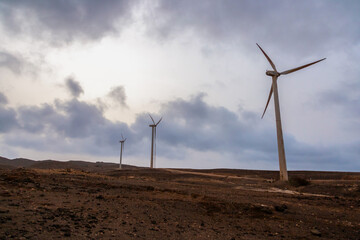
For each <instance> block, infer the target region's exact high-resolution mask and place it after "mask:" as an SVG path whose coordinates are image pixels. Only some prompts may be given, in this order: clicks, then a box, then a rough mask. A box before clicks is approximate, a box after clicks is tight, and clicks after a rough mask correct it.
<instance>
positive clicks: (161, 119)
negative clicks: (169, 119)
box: [155, 117, 162, 126]
mask: <svg viewBox="0 0 360 240" xmlns="http://www.w3.org/2000/svg"><path fill="white" fill-rule="evenodd" d="M161 120H162V117H161V118H160V120H159V121H158V122H157V124H155V125H156V126H157V125H158V124H159V123H160V122H161Z"/></svg>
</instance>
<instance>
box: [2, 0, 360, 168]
mask: <svg viewBox="0 0 360 240" xmlns="http://www.w3.org/2000/svg"><path fill="white" fill-rule="evenodd" d="M359 12H360V2H359V1H357V0H354V1H346V0H345V1H335V0H333V1H331V0H326V1H325V0H318V1H310V0H305V1H285V0H283V1H281V0H277V1H257V0H248V1H246V0H244V1H238V0H227V1H216V0H202V1H192V0H183V1H175V0H174V1H171V0H151V1H150V0H149V1H147V0H143V1H142V0H134V1H127V0H109V1H97V0H52V1H42V0H16V1H14V0H2V1H1V2H0V36H1V38H0V155H1V156H4V157H7V158H15V157H25V158H31V159H39V160H40V159H56V160H70V159H81V160H88V161H105V162H117V161H118V157H119V147H120V144H119V142H118V141H119V140H120V136H121V133H123V135H124V136H125V137H127V138H128V140H127V141H126V144H125V152H124V163H128V164H134V165H138V166H149V162H150V136H151V128H149V127H148V125H149V124H150V123H151V121H150V118H149V117H148V113H150V114H152V115H153V117H154V118H155V120H157V119H159V118H160V117H161V116H163V121H162V122H161V124H160V125H159V126H158V131H157V133H158V134H157V159H156V166H157V167H183V168H222V167H226V168H248V169H278V157H277V143H276V128H275V116H274V106H273V101H271V103H270V105H269V108H268V111H267V113H266V115H265V117H264V119H261V114H262V111H263V110H264V107H265V104H266V100H267V96H268V92H269V88H270V86H271V79H270V78H269V77H268V76H266V75H265V71H266V70H267V69H270V65H269V63H268V62H267V60H266V59H265V58H264V56H263V54H262V53H261V52H260V50H259V49H258V48H257V46H256V43H259V44H260V45H261V46H262V47H263V49H264V50H265V51H266V52H267V53H268V55H269V56H270V57H271V58H272V60H273V61H274V63H275V64H276V66H277V68H278V69H279V70H280V71H283V70H287V69H290V68H293V67H297V66H300V65H303V64H306V63H309V62H312V61H315V60H318V59H321V58H323V57H326V58H327V59H326V60H325V61H323V62H321V63H318V64H316V65H313V66H311V67H309V68H306V69H304V70H301V71H298V72H296V73H292V74H290V75H286V76H281V77H280V78H279V81H278V86H279V95H280V106H281V114H282V121H283V130H284V137H285V148H286V154H287V163H288V169H290V170H338V171H341V170H343V171H344V170H345V171H360V68H359V62H360V28H359V25H360V16H359V14H358V13H359Z"/></svg>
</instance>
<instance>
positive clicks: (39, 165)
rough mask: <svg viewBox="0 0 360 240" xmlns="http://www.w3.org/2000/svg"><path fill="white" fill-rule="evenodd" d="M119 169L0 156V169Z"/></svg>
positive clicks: (96, 164)
mask: <svg viewBox="0 0 360 240" xmlns="http://www.w3.org/2000/svg"><path fill="white" fill-rule="evenodd" d="M118 167H119V164H116V163H106V162H95V163H94V162H86V161H78V160H76V161H73V160H70V161H55V160H42V161H34V160H30V159H25V158H15V159H8V158H5V157H1V156H0V169H15V168H36V169H67V168H71V169H76V170H85V171H104V170H105V171H106V170H113V169H116V168H118ZM123 168H124V169H134V168H137V167H135V166H131V165H123Z"/></svg>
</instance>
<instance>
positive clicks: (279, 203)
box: [0, 169, 360, 240]
mask: <svg viewBox="0 0 360 240" xmlns="http://www.w3.org/2000/svg"><path fill="white" fill-rule="evenodd" d="M0 173H1V174H0V239H22V238H23V239H27V238H29V239H63V238H71V239H229V240H230V239H359V238H360V220H359V219H360V210H359V209H360V191H359V179H360V178H357V177H358V175H354V176H355V177H353V176H351V178H352V179H350V180H349V179H344V180H342V179H341V176H336V177H334V178H336V179H337V180H336V181H334V180H331V179H324V180H319V179H321V178H325V177H324V176H325V175H324V176H320V175H319V174H317V175H316V174H315V173H311V172H309V173H306V174H310V175H311V174H313V176H312V178H313V179H314V178H316V177H318V180H316V181H314V182H313V183H312V184H310V185H309V186H304V187H292V186H290V185H288V184H284V183H281V182H277V181H273V179H272V178H271V177H269V174H270V173H268V172H261V171H245V170H244V171H241V170H204V171H196V170H174V169H154V170H150V169H132V170H111V169H110V170H107V171H98V172H88V171H82V170H73V169H67V170H64V169H58V170H48V169H42V170H41V169H14V170H5V169H4V170H1V171H0ZM251 174H252V175H251ZM262 174H263V175H262ZM271 174H272V173H271ZM271 174H270V175H271ZM294 174H295V173H294ZM324 174H325V173H324ZM290 176H291V173H290ZM334 176H335V175H334ZM307 177H308V178H310V177H311V176H310V177H309V176H307ZM274 189H278V190H276V191H275V190H274ZM291 192H296V194H293V193H291Z"/></svg>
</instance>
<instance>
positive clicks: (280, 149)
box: [272, 76, 289, 181]
mask: <svg viewBox="0 0 360 240" xmlns="http://www.w3.org/2000/svg"><path fill="white" fill-rule="evenodd" d="M277 78H278V77H277V76H273V77H272V83H273V84H272V87H273V92H274V104H275V118H276V133H277V143H278V153H279V167H280V180H282V181H288V179H289V178H288V172H287V168H286V158H285V146H284V138H283V132H282V127H281V117H280V104H279V94H278V88H277Z"/></svg>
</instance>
